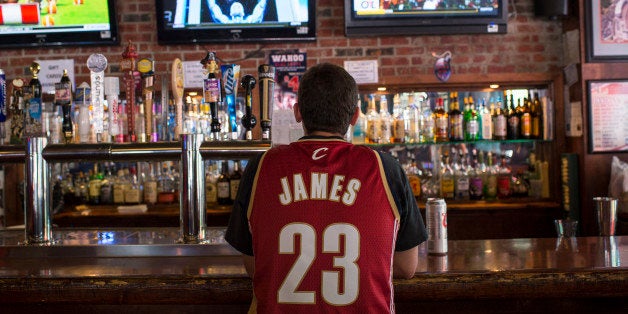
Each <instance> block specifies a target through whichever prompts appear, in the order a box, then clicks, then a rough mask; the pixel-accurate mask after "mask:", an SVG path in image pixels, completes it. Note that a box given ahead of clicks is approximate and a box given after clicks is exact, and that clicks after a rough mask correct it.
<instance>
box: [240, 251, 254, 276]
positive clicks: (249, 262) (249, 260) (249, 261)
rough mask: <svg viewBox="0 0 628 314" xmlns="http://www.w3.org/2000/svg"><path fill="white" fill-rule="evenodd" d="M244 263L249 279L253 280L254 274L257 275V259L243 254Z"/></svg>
mask: <svg viewBox="0 0 628 314" xmlns="http://www.w3.org/2000/svg"><path fill="white" fill-rule="evenodd" d="M242 262H244V268H245V269H246V273H247V274H249V277H251V278H253V274H255V257H253V256H250V255H246V254H242Z"/></svg>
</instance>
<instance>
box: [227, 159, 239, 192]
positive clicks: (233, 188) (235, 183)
mask: <svg viewBox="0 0 628 314" xmlns="http://www.w3.org/2000/svg"><path fill="white" fill-rule="evenodd" d="M240 179H242V170H240V161H239V160H237V161H235V162H234V163H233V172H232V173H231V174H230V175H229V198H230V199H231V202H233V201H235V199H236V196H237V195H238V187H240Z"/></svg>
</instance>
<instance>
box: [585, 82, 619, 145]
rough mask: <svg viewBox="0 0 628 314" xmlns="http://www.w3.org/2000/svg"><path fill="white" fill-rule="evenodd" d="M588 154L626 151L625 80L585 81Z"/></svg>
mask: <svg viewBox="0 0 628 314" xmlns="http://www.w3.org/2000/svg"><path fill="white" fill-rule="evenodd" d="M587 83H588V84H587V85H588V91H589V119H590V124H589V125H590V127H589V151H590V152H592V153H601V152H609V153H612V152H623V151H628V80H612V81H611V80H605V81H588V82H587Z"/></svg>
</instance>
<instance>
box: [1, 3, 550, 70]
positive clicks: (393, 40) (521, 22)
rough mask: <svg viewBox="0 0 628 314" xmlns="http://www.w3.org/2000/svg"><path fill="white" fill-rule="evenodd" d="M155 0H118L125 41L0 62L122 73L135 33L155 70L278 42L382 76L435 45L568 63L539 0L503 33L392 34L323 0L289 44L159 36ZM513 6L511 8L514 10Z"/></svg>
mask: <svg viewBox="0 0 628 314" xmlns="http://www.w3.org/2000/svg"><path fill="white" fill-rule="evenodd" d="M154 1H155V0H117V1H116V9H117V14H118V23H119V29H120V34H119V35H120V40H121V45H120V46H106V47H64V48H40V49H32V48H29V49H2V50H0V53H1V54H2V58H1V59H0V68H2V69H3V70H4V71H5V72H6V74H7V79H8V80H11V79H13V78H15V77H17V76H22V77H28V76H29V75H30V73H29V71H28V66H29V65H30V63H31V62H32V61H33V60H35V59H40V60H50V59H66V58H74V60H75V69H74V70H75V77H76V81H77V82H83V81H89V72H88V70H87V67H86V66H85V61H86V60H87V57H88V56H89V55H90V54H92V53H102V54H104V55H105V56H106V57H107V59H108V61H109V67H108V69H107V70H106V75H117V74H119V61H120V59H121V53H122V51H123V50H124V47H125V46H126V44H127V42H128V41H129V40H130V41H132V42H133V43H135V44H136V46H137V50H138V53H139V56H140V58H142V57H150V58H153V59H154V60H155V64H156V74H157V75H169V71H168V69H170V67H171V63H172V60H173V59H174V58H180V59H181V60H185V61H193V60H201V59H202V58H203V57H204V56H205V53H206V51H207V50H214V51H216V52H217V53H218V56H219V57H220V58H221V59H223V60H225V61H230V60H239V59H242V58H244V57H245V56H246V55H247V54H250V53H253V56H254V57H251V58H249V59H246V60H243V61H238V62H237V63H238V64H240V65H241V66H242V74H246V73H250V74H255V75H256V73H257V66H258V65H259V64H262V63H264V62H266V53H267V52H268V51H270V50H277V49H295V48H301V49H304V50H305V51H306V52H307V57H308V63H309V64H315V63H318V62H322V61H328V62H333V63H337V64H342V61H343V60H347V59H351V60H360V59H371V60H372V59H377V60H378V61H379V64H380V76H384V77H392V76H403V75H410V76H411V75H425V74H429V73H432V65H433V62H434V58H433V57H432V55H431V53H432V52H436V53H442V52H444V51H446V50H449V51H451V52H452V53H453V58H452V66H453V73H454V75H455V74H456V73H458V74H476V73H477V74H484V75H486V74H496V73H499V74H504V73H506V74H509V73H535V72H537V73H545V72H557V71H559V69H560V68H561V66H562V62H561V58H562V35H561V34H562V30H561V25H560V22H556V21H549V20H547V19H546V18H542V17H534V14H533V1H532V0H518V1H516V2H515V1H509V2H511V3H512V2H515V5H516V12H517V15H516V17H512V18H510V20H509V22H508V33H507V34H504V35H456V36H391V37H363V38H346V37H345V36H344V24H343V23H344V21H343V19H344V15H343V14H344V7H343V4H342V1H341V0H318V2H317V3H318V4H317V6H318V11H317V15H318V16H317V23H318V24H317V27H318V30H317V35H318V39H317V41H316V42H308V43H286V44H266V45H261V44H199V45H196V44H190V45H168V46H160V45H158V44H157V33H156V22H155V12H154V7H155V5H154ZM513 11H514V10H512V8H511V12H513Z"/></svg>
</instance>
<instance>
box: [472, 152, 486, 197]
mask: <svg viewBox="0 0 628 314" xmlns="http://www.w3.org/2000/svg"><path fill="white" fill-rule="evenodd" d="M471 154H472V157H471V158H472V159H473V165H472V169H470V170H469V198H470V199H472V200H481V199H482V196H483V188H484V173H483V172H482V166H481V163H480V160H479V158H478V151H477V150H476V149H473V150H472V151H471ZM480 154H481V153H480Z"/></svg>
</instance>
